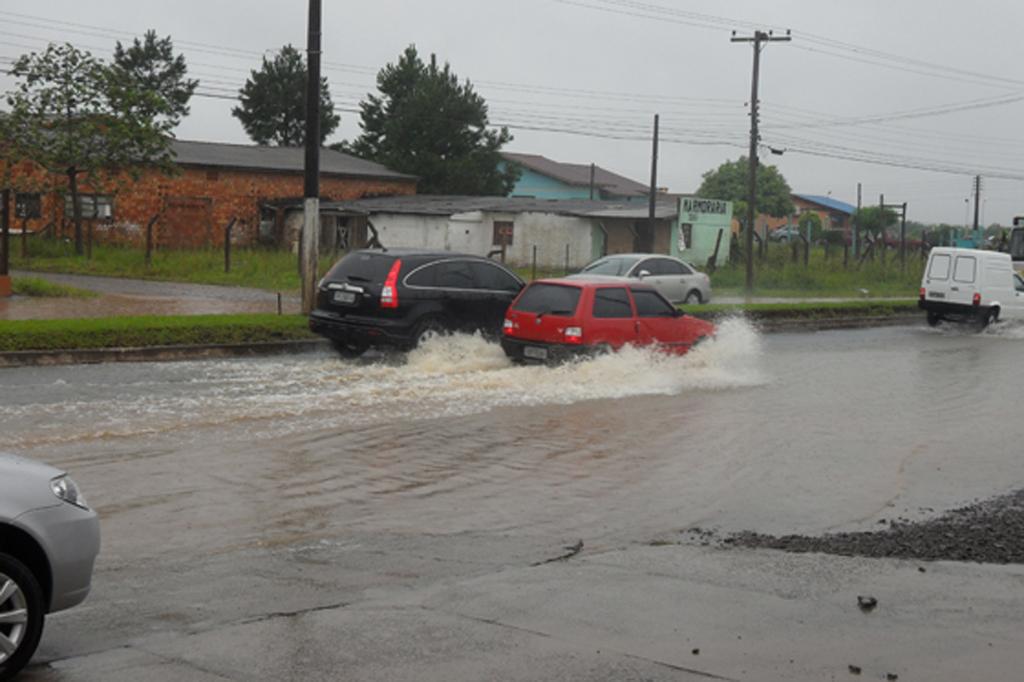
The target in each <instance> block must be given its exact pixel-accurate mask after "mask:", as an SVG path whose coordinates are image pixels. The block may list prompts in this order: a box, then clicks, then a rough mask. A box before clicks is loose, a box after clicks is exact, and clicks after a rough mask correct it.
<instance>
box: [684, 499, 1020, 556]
mask: <svg viewBox="0 0 1024 682" xmlns="http://www.w3.org/2000/svg"><path fill="white" fill-rule="evenodd" d="M886 523H888V527H886V528H885V529H882V530H878V531H864V532H858V533H833V534H829V535H823V536H820V537H808V536H805V535H783V536H773V535H762V534H760V533H754V532H751V531H745V532H742V533H738V534H736V535H732V536H730V537H728V538H725V539H723V540H722V542H723V543H725V544H726V545H734V546H741V547H755V548H770V549H781V550H784V551H787V552H820V553H823V554H839V555H843V556H865V557H895V558H901V559H926V560H948V561H975V562H978V563H991V564H1021V563H1024V490H1019V491H1017V492H1015V493H1011V494H1009V495H1004V496H1002V497H997V498H993V499H991V500H986V501H984V502H978V503H976V504H972V505H969V506H967V507H963V508H962V509H954V510H952V511H949V512H946V513H945V514H943V515H942V516H939V517H937V518H934V519H930V520H927V521H918V522H910V521H888V522H886ZM696 531H697V536H698V538H701V539H705V540H706V536H705V533H706V532H705V531H700V529H696Z"/></svg>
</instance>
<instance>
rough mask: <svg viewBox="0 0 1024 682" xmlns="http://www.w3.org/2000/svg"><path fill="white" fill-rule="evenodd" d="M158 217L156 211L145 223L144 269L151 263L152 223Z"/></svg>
mask: <svg viewBox="0 0 1024 682" xmlns="http://www.w3.org/2000/svg"><path fill="white" fill-rule="evenodd" d="M159 217H160V214H159V213H157V214H155V215H154V216H153V217H152V218H150V219H149V222H148V223H146V269H147V270H148V269H149V266H151V265H152V264H153V225H154V224H155V223H156V220H157V218H159Z"/></svg>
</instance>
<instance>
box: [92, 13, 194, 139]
mask: <svg viewBox="0 0 1024 682" xmlns="http://www.w3.org/2000/svg"><path fill="white" fill-rule="evenodd" d="M111 71H112V74H113V77H114V78H115V79H116V80H117V81H119V82H120V83H121V84H122V86H124V87H128V88H135V89H142V90H149V91H153V92H156V93H159V95H160V97H161V98H162V100H163V104H164V105H165V110H162V111H149V112H143V113H145V114H148V115H150V116H153V117H156V116H160V115H166V116H167V117H168V119H169V122H170V123H171V127H172V128H174V127H177V125H178V123H179V122H181V119H183V118H184V117H186V116H188V112H189V108H188V103H189V100H190V99H192V93H193V92H195V89H196V87H197V86H198V85H199V81H197V80H190V79H188V78H187V77H186V74H187V73H188V67H187V66H186V64H185V56H184V55H182V54H178V55H175V54H174V44H173V43H172V42H171V37H170V36H167V37H166V38H157V35H156V31H152V30H150V31H146V34H145V36H143V39H142V40H141V41H140V40H139V39H138V38H136V39H135V41H134V42H133V43H132V45H130V46H129V47H127V48H126V47H124V46H123V45H122V44H121V42H120V41H118V43H117V46H116V47H115V48H114V63H113V64H112V65H111Z"/></svg>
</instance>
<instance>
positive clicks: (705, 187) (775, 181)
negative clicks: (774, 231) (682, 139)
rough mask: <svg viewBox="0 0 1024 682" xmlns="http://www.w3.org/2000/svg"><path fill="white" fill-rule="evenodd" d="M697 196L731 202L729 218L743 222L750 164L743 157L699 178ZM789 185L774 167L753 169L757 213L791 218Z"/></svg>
mask: <svg viewBox="0 0 1024 682" xmlns="http://www.w3.org/2000/svg"><path fill="white" fill-rule="evenodd" d="M703 178H704V181H703V182H702V183H701V185H700V189H698V190H697V196H699V197H701V198H705V199H721V200H723V201H731V202H733V215H734V216H736V217H737V218H739V219H740V221H746V218H747V197H748V196H749V194H750V164H749V163H748V162H747V157H745V156H741V157H740V158H738V159H736V160H735V161H726V162H725V163H723V164H722V165H721V166H719V167H718V168H716V169H714V170H709V171H708V172H707V173H704V175H703ZM791 194H792V190H790V188H789V183H787V182H786V178H784V177H783V176H782V173H781V172H779V169H778V168H776V167H775V166H768V165H764V164H761V165H760V166H758V169H757V212H758V213H764V214H767V215H770V216H774V217H776V218H784V217H785V216H788V215H792V213H793V211H794V210H795V208H794V206H793V200H792V198H791Z"/></svg>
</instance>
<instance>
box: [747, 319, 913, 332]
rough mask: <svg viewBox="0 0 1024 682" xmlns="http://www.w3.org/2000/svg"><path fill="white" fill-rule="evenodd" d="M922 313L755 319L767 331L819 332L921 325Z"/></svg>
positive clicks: (762, 329)
mask: <svg viewBox="0 0 1024 682" xmlns="http://www.w3.org/2000/svg"><path fill="white" fill-rule="evenodd" d="M923 322H924V318H922V317H921V315H880V316H876V317H832V318H819V319H805V320H800V319H788V320H757V319H755V320H753V323H754V325H755V326H756V327H757V328H758V330H760V331H762V332H765V333H769V334H771V333H777V332H791V331H801V332H817V331H828V330H832V329H870V328H872V327H898V326H901V325H920V324H922V323H923Z"/></svg>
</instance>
